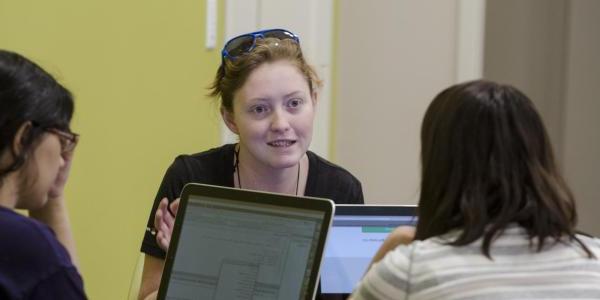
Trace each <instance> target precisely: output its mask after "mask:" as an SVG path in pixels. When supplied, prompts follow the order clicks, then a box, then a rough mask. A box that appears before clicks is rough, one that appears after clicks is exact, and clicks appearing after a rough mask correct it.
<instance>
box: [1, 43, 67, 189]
mask: <svg viewBox="0 0 600 300" xmlns="http://www.w3.org/2000/svg"><path fill="white" fill-rule="evenodd" d="M72 115H73V97H72V96H71V93H70V92H69V91H68V90H67V89H66V88H64V87H63V86H62V85H60V84H59V83H58V82H56V80H55V79H54V78H53V77H52V76H51V75H50V74H48V73H47V72H45V71H44V70H43V69H42V68H41V67H40V66H38V65H37V64H35V63H33V62H32V61H30V60H28V59H27V58H25V57H23V56H22V55H19V54H17V53H14V52H10V51H6V50H2V49H0V154H2V153H4V152H5V151H10V153H11V154H12V158H13V159H12V163H11V164H10V165H8V166H0V185H1V184H2V179H3V178H4V177H5V176H6V175H7V174H9V173H11V172H14V171H16V170H18V169H19V168H20V167H21V166H22V165H23V164H24V163H25V161H26V160H27V157H28V156H29V155H30V154H31V152H32V151H33V149H34V148H35V145H37V142H39V139H40V137H41V136H42V135H43V133H44V129H45V128H56V129H61V130H68V129H69V123H70V121H71V117H72ZM26 122H31V123H32V126H31V128H30V130H28V131H27V132H25V134H24V136H23V140H22V141H21V145H22V147H23V148H22V149H23V151H20V153H15V152H14V149H13V147H12V143H13V141H14V139H15V135H16V134H17V131H18V130H19V128H20V127H21V126H22V125H23V124H25V123H26Z"/></svg>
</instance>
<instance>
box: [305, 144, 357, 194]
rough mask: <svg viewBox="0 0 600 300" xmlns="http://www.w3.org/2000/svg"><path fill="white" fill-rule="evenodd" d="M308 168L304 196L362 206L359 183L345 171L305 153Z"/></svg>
mask: <svg viewBox="0 0 600 300" xmlns="http://www.w3.org/2000/svg"><path fill="white" fill-rule="evenodd" d="M307 156H308V160H309V167H308V180H307V185H306V192H305V195H307V196H314V197H322V198H328V199H331V200H333V201H334V202H335V203H336V204H363V203H364V202H365V201H364V196H363V192H362V185H361V183H360V181H359V180H358V179H357V178H356V177H354V175H352V174H351V173H350V172H349V171H347V170H346V169H344V168H342V167H340V166H338V165H336V164H334V163H332V162H330V161H328V160H326V159H324V158H322V157H320V156H318V155H317V154H315V153H313V152H310V151H308V152H307Z"/></svg>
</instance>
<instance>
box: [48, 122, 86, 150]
mask: <svg viewBox="0 0 600 300" xmlns="http://www.w3.org/2000/svg"><path fill="white" fill-rule="evenodd" d="M45 130H46V131H48V132H50V133H53V134H56V135H57V136H58V139H59V140H60V149H61V153H65V152H71V151H73V149H75V146H77V142H78V141H79V134H77V133H72V132H66V131H63V130H60V129H56V128H46V129H45Z"/></svg>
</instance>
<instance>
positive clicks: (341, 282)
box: [321, 207, 416, 299]
mask: <svg viewBox="0 0 600 300" xmlns="http://www.w3.org/2000/svg"><path fill="white" fill-rule="evenodd" d="M372 208H373V207H371V209H370V210H369V211H368V214H364V215H345V214H344V215H341V213H343V210H342V209H340V208H338V209H337V210H336V215H335V216H334V218H333V224H332V227H331V230H330V232H329V239H328V241H327V246H326V247H325V255H324V257H323V265H322V267H321V293H323V294H337V295H347V294H350V293H352V290H353V289H354V287H355V286H356V284H357V283H358V282H359V281H360V279H361V278H362V277H363V275H364V274H365V271H366V270H367V267H368V266H369V263H370V262H371V259H372V258H373V256H374V255H375V253H376V252H377V250H378V249H379V247H380V246H381V244H382V243H383V241H384V240H385V238H386V237H387V235H388V234H389V233H390V232H391V231H392V230H394V229H395V228H396V227H398V226H401V225H414V224H415V223H416V218H415V217H414V215H413V214H414V211H411V212H410V213H408V214H406V208H405V209H404V210H403V211H402V213H405V215H376V212H375V211H374V210H373V209H372ZM358 209H360V208H358ZM413 209H414V208H413ZM383 211H385V212H386V214H390V211H393V208H383ZM336 299H337V298H336Z"/></svg>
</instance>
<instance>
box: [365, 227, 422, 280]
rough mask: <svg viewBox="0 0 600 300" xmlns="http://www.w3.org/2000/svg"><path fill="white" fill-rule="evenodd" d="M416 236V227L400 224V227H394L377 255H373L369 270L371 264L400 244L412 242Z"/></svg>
mask: <svg viewBox="0 0 600 300" xmlns="http://www.w3.org/2000/svg"><path fill="white" fill-rule="evenodd" d="M414 238H415V228H414V227H411V226H400V227H398V228H396V229H394V231H392V232H390V234H389V235H388V236H387V238H386V239H385V241H383V244H381V247H380V248H379V250H377V253H375V256H373V259H372V260H371V263H370V264H369V268H367V271H368V270H369V269H370V268H371V266H372V265H373V264H374V263H376V262H378V261H380V260H381V259H382V258H383V257H384V256H385V255H386V254H387V253H388V252H390V251H392V250H394V249H396V247H398V246H400V245H408V244H410V243H411V242H412V241H413V239H414Z"/></svg>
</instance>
